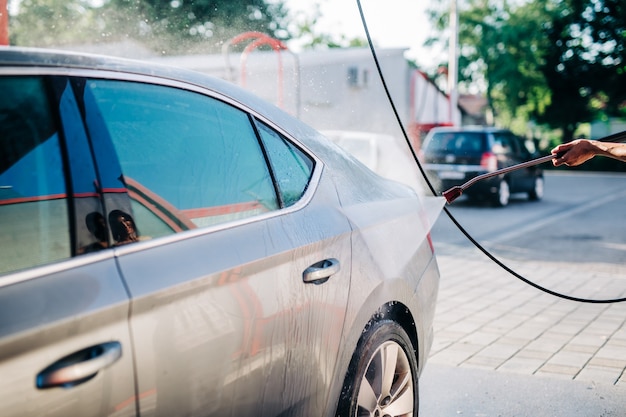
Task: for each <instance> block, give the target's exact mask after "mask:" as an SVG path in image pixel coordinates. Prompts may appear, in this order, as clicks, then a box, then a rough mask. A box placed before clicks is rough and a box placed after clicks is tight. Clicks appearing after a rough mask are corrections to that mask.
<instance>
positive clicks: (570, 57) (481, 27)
mask: <svg viewBox="0 0 626 417" xmlns="http://www.w3.org/2000/svg"><path fill="white" fill-rule="evenodd" d="M511 4H513V3H511ZM511 4H509V3H506V2H504V3H502V2H495V1H489V0H468V1H465V2H462V7H460V9H461V11H460V13H459V21H460V24H459V44H460V45H461V49H460V51H461V58H460V60H459V67H460V75H461V76H460V80H462V81H464V82H466V83H475V84H476V83H477V82H478V81H483V82H484V84H485V86H486V88H485V92H486V95H487V97H488V100H489V103H490V104H491V105H492V107H493V109H494V114H496V115H497V117H498V119H497V120H498V121H499V122H500V123H501V124H511V123H513V121H514V120H518V121H528V120H530V119H532V120H534V121H538V122H540V123H543V124H544V125H546V126H549V127H550V128H559V129H560V130H561V131H562V135H563V139H564V140H570V139H571V138H572V137H573V135H574V132H575V131H576V129H577V127H578V126H579V125H580V124H581V123H584V122H589V121H592V120H594V119H595V118H597V117H599V115H604V116H606V117H608V116H611V115H617V114H623V113H625V112H626V94H625V93H626V92H625V91H624V90H626V87H625V84H626V80H625V78H624V77H625V76H626V66H625V64H626V61H625V59H626V57H625V55H624V54H625V49H626V48H625V39H626V18H625V11H624V9H625V8H626V4H624V2H623V0H528V1H526V2H522V3H519V2H515V3H514V6H512V5H511ZM432 16H433V18H434V21H435V22H438V24H439V27H440V28H441V29H443V28H445V27H446V23H447V22H446V18H447V11H446V10H445V9H439V10H438V11H437V10H434V11H433V15H432Z"/></svg>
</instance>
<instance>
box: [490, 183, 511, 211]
mask: <svg viewBox="0 0 626 417" xmlns="http://www.w3.org/2000/svg"><path fill="white" fill-rule="evenodd" d="M510 198H511V191H510V189H509V183H508V182H506V181H505V180H502V181H500V184H498V191H497V192H496V194H495V196H494V200H493V202H494V205H495V206H496V207H504V206H506V205H508V204H509V199H510Z"/></svg>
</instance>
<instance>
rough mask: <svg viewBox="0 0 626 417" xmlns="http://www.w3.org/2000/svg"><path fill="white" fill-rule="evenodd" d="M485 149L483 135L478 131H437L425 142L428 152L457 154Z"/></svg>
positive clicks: (472, 152)
mask: <svg viewBox="0 0 626 417" xmlns="http://www.w3.org/2000/svg"><path fill="white" fill-rule="evenodd" d="M483 149H485V135H484V134H483V133H480V132H437V133H434V134H433V135H432V137H431V139H430V140H429V141H428V143H427V144H426V150H427V151H428V152H448V153H453V154H457V155H462V154H474V153H480V152H482V151H483Z"/></svg>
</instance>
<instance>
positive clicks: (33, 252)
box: [0, 77, 71, 273]
mask: <svg viewBox="0 0 626 417" xmlns="http://www.w3.org/2000/svg"><path fill="white" fill-rule="evenodd" d="M0 91H2V95H0V146H1V148H0V230H1V232H0V248H1V249H0V273H4V272H10V271H16V270H19V269H23V268H27V267H32V266H37V265H42V264H46V263H48V262H52V261H56V260H60V259H64V258H68V257H70V256H71V246H70V235H69V230H70V228H69V217H68V209H67V201H68V200H67V189H66V184H65V177H64V169H63V168H64V165H63V160H62V157H61V149H60V143H59V133H58V131H57V127H56V126H55V123H54V122H53V120H54V118H53V117H52V114H51V108H50V106H49V103H48V97H47V96H46V93H45V88H44V83H43V81H42V80H41V79H39V78H34V77H14V78H8V77H7V78H2V79H0Z"/></svg>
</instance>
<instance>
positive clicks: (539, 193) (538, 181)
mask: <svg viewBox="0 0 626 417" xmlns="http://www.w3.org/2000/svg"><path fill="white" fill-rule="evenodd" d="M543 190H544V188H543V178H542V177H536V178H535V186H534V188H533V189H532V190H530V191H529V192H528V199H529V200H531V201H538V200H541V199H542V198H543Z"/></svg>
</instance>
